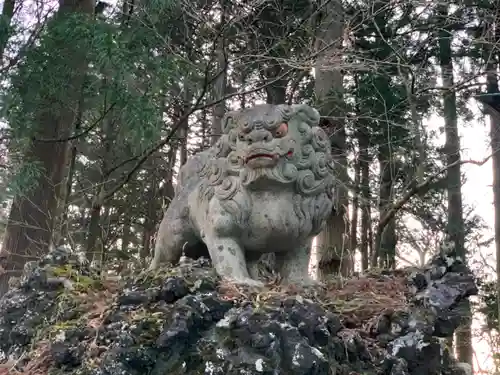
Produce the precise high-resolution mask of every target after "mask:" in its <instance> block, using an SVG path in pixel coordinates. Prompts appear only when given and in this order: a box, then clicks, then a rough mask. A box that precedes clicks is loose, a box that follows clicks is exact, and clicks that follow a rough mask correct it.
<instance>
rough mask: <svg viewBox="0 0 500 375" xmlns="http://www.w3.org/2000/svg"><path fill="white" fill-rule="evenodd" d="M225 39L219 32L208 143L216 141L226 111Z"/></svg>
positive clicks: (221, 22) (222, 17) (222, 6)
mask: <svg viewBox="0 0 500 375" xmlns="http://www.w3.org/2000/svg"><path fill="white" fill-rule="evenodd" d="M220 6H221V21H220V24H219V27H220V29H221V30H222V29H223V28H224V27H225V23H226V11H225V10H226V6H225V0H220ZM225 49H226V39H225V37H224V34H223V33H221V35H220V36H219V42H218V48H217V70H218V71H217V73H218V74H219V76H218V77H217V79H216V80H215V84H214V89H213V99H214V101H216V100H220V102H219V103H217V104H216V105H215V106H214V109H213V121H212V132H211V136H210V143H211V144H212V145H213V144H215V143H216V142H217V140H218V139H219V137H220V136H221V134H222V118H223V117H224V114H225V113H226V101H225V100H222V98H223V97H224V96H225V95H226V86H227V59H226V51H225Z"/></svg>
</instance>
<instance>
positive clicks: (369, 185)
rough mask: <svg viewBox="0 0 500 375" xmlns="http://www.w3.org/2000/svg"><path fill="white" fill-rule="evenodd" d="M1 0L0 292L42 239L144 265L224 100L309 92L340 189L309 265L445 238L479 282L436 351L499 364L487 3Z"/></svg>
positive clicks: (41, 248)
mask: <svg viewBox="0 0 500 375" xmlns="http://www.w3.org/2000/svg"><path fill="white" fill-rule="evenodd" d="M0 4H1V9H2V15H1V18H0V59H1V66H0V78H1V80H0V83H1V85H0V109H1V111H0V117H1V119H0V120H1V121H2V124H3V127H2V128H1V129H0V153H1V155H0V159H1V160H0V202H1V204H2V209H1V210H0V230H1V234H2V242H3V246H2V250H1V253H0V255H1V256H0V296H1V295H2V294H3V293H5V291H6V290H7V288H8V286H9V278H10V277H12V276H14V277H15V276H18V275H19V273H20V270H21V269H22V267H23V265H24V264H25V263H26V261H28V260H30V259H36V258H38V257H40V255H42V254H44V253H46V252H47V251H48V249H49V246H59V245H66V246H70V247H71V248H73V249H75V250H77V251H83V252H85V253H86V254H87V256H88V257H89V258H90V259H92V260H93V262H94V263H95V264H96V265H97V266H99V267H102V269H103V270H106V271H108V272H111V271H112V272H116V273H125V272H133V271H134V270H137V269H142V268H144V267H145V265H146V264H147V263H148V261H149V259H150V257H151V251H152V247H153V244H154V237H155V233H156V230H157V227H158V224H159V221H160V220H161V217H162V214H163V211H164V210H165V208H166V207H167V206H168V202H169V199H170V198H171V197H172V195H173V186H174V183H175V174H176V172H177V170H178V168H179V166H180V165H182V164H183V163H185V161H186V160H187V158H188V157H189V155H191V154H192V153H194V152H197V151H199V150H202V149H204V148H206V147H209V145H210V144H212V143H213V142H214V141H215V140H216V139H217V137H218V136H219V135H220V133H221V120H222V118H223V116H224V113H225V112H227V111H228V110H230V109H238V108H244V107H249V106H251V105H254V104H257V103H273V104H281V103H307V104H311V105H313V106H315V107H316V108H318V110H319V111H320V113H321V115H322V120H321V126H322V127H324V129H325V130H326V131H327V133H328V134H329V136H330V139H331V144H332V149H333V151H334V155H335V173H336V178H337V182H338V184H337V189H336V192H337V194H336V205H337V209H336V211H335V212H332V216H331V218H330V219H329V221H328V224H327V229H326V230H325V231H324V232H323V233H322V234H320V235H319V236H318V238H317V239H316V256H315V259H316V260H317V262H315V264H314V266H315V272H316V273H317V275H318V277H319V278H328V277H332V275H335V274H341V275H343V276H349V275H352V274H353V273H354V272H355V271H356V272H357V271H365V270H368V269H378V268H388V269H392V268H395V267H396V266H398V267H399V266H406V265H408V263H410V264H412V265H421V264H423V263H425V261H426V260H427V259H429V257H430V256H432V254H433V253H434V252H435V251H437V249H439V246H440V244H443V243H446V244H447V246H451V247H453V248H454V250H455V251H456V252H457V254H458V255H460V256H463V257H466V258H467V260H468V262H469V265H470V266H471V267H473V269H474V271H475V273H476V276H477V277H478V280H480V288H481V295H480V297H479V298H478V299H476V300H475V301H473V303H472V304H471V306H470V310H471V314H472V316H473V317H474V319H473V320H468V321H464V324H463V327H462V328H461V329H460V330H459V332H458V333H457V334H456V337H455V338H454V339H450V344H453V345H454V347H455V349H456V353H457V356H458V357H459V359H460V360H461V361H463V362H469V363H473V364H474V368H475V372H476V373H499V366H500V361H499V359H500V358H499V357H498V355H497V353H500V350H499V347H500V341H499V340H498V332H499V331H500V329H499V327H500V322H499V319H498V316H499V313H498V311H499V310H500V298H498V296H499V295H500V283H499V282H498V280H499V278H498V277H497V275H498V273H499V272H500V153H499V152H497V151H498V150H499V147H500V95H499V90H498V73H499V63H500V53H499V49H498V45H499V42H500V14H499V12H500V1H498V0H464V1H454V2H449V1H426V0H317V1H315V0H271V1H267V0H178V1H177V0H114V1H109V2H97V3H96V2H95V1H94V0H59V2H58V1H43V0H4V1H3V2H0ZM494 202H497V204H494ZM495 239H496V241H495Z"/></svg>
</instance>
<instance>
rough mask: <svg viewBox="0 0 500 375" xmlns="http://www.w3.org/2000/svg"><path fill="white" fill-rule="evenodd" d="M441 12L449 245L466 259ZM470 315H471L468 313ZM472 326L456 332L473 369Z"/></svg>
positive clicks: (448, 36) (444, 12) (447, 37)
mask: <svg viewBox="0 0 500 375" xmlns="http://www.w3.org/2000/svg"><path fill="white" fill-rule="evenodd" d="M438 12H439V15H440V19H441V21H442V24H443V25H442V26H441V27H440V28H439V62H440V66H441V75H442V79H443V87H444V88H445V90H446V89H447V90H446V91H445V92H444V94H443V104H444V120H445V134H446V144H445V152H446V164H447V165H448V166H449V167H448V169H447V171H446V179H447V185H448V187H447V191H448V226H447V232H448V236H449V239H450V241H451V242H452V243H453V245H454V247H455V252H456V254H457V255H458V256H460V257H462V258H463V259H465V256H466V253H465V247H464V235H465V233H464V220H463V212H462V190H461V188H462V181H461V171H460V169H461V168H460V138H459V135H458V126H457V99H456V95H455V91H454V89H453V87H454V80H453V60H452V50H451V40H452V38H453V34H452V33H451V32H450V31H449V30H447V27H446V24H447V23H448V22H449V21H448V19H449V15H448V4H442V5H439V6H438ZM469 313H470V311H469ZM470 325H471V322H470V319H467V321H466V322H464V324H463V325H462V326H461V327H460V328H459V329H458V330H457V332H456V346H457V353H458V359H459V360H460V361H461V362H467V363H469V364H470V365H472V359H473V358H472V356H473V351H472V334H471V326H470Z"/></svg>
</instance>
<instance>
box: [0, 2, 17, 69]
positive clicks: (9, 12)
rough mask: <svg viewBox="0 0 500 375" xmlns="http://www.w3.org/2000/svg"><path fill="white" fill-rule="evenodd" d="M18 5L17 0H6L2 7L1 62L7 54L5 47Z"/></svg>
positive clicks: (0, 27)
mask: <svg viewBox="0 0 500 375" xmlns="http://www.w3.org/2000/svg"><path fill="white" fill-rule="evenodd" d="M15 7H16V1H15V0H4V2H3V7H2V16H1V19H0V20H1V21H0V22H1V23H0V63H1V62H3V59H4V55H5V48H7V43H8V42H9V38H10V34H11V30H10V28H11V25H12V17H13V16H14V9H15Z"/></svg>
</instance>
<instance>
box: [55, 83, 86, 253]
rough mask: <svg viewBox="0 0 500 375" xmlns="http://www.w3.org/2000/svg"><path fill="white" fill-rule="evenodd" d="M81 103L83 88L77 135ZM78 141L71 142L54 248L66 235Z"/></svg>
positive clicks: (78, 120) (80, 113)
mask: <svg viewBox="0 0 500 375" xmlns="http://www.w3.org/2000/svg"><path fill="white" fill-rule="evenodd" d="M83 103H84V95H83V87H82V90H81V92H80V101H79V103H78V111H77V115H76V121H75V127H74V134H79V132H80V130H81V127H82V117H83ZM79 141H80V139H78V138H77V139H73V140H72V141H71V151H70V156H69V163H68V164H69V165H68V167H67V173H66V181H65V188H64V192H63V194H62V196H61V200H60V204H59V214H58V215H57V217H58V223H59V225H58V228H57V230H55V231H54V232H55V233H54V235H53V237H54V240H53V242H54V244H55V245H56V246H59V245H61V244H62V243H63V242H64V240H65V238H66V237H67V235H68V230H69V228H68V204H69V202H70V200H71V191H72V189H73V178H74V176H75V165H76V157H77V155H78V143H79Z"/></svg>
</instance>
